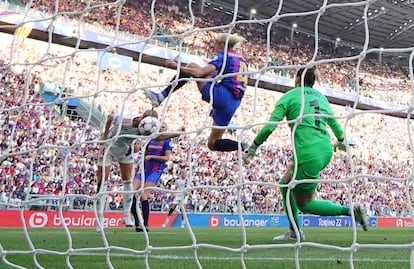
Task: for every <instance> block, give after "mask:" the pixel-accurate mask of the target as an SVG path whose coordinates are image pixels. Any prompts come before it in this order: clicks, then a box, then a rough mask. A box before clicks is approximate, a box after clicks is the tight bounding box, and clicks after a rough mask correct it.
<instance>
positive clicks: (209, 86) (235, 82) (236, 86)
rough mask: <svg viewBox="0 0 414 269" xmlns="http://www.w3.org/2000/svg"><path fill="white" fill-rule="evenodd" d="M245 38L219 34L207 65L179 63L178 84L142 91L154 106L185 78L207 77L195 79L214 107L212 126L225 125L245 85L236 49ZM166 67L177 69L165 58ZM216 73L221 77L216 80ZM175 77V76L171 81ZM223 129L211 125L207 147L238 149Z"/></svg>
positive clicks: (243, 68)
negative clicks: (158, 89)
mask: <svg viewBox="0 0 414 269" xmlns="http://www.w3.org/2000/svg"><path fill="white" fill-rule="evenodd" d="M243 41H244V38H243V37H241V36H238V35H235V34H226V33H222V34H219V35H218V36H217V38H216V39H215V49H216V52H217V55H216V57H215V58H214V59H213V60H211V61H210V62H209V63H208V64H207V65H206V66H204V67H201V66H199V65H198V64H196V63H189V64H187V65H181V66H180V70H179V76H178V84H177V85H174V86H175V87H173V85H169V86H168V87H166V88H165V89H164V90H163V91H161V92H159V93H156V92H153V91H151V90H149V89H145V90H144V92H145V94H146V96H147V97H148V99H150V101H151V103H152V105H153V106H159V105H160V104H161V103H162V102H163V101H164V100H165V99H166V98H167V96H168V95H169V94H170V92H173V91H176V90H178V89H179V88H181V87H183V86H184V84H186V83H187V82H188V81H189V80H188V78H190V77H193V78H206V79H208V78H209V79H208V80H202V81H200V80H197V87H198V89H199V91H200V93H201V96H202V100H203V101H206V102H210V101H212V106H213V109H212V111H211V117H212V118H213V120H214V123H213V125H214V126H220V127H225V126H228V124H229V123H230V120H231V118H232V117H233V115H234V113H235V112H236V110H237V108H238V107H239V106H240V103H241V100H242V98H243V96H244V92H245V89H246V87H247V82H248V77H247V73H246V72H247V63H246V60H245V59H244V58H243V57H241V56H240V55H238V53H237V51H236V50H235V49H236V47H238V45H239V44H240V43H241V42H243ZM166 66H167V67H169V68H177V66H178V65H177V63H176V62H175V61H173V60H167V61H166ZM218 74H222V75H223V76H222V77H221V78H220V79H216V78H217V75H218ZM175 80H176V77H174V78H173V79H172V80H171V83H172V82H174V81H175ZM225 131H226V129H225V128H212V129H211V132H210V135H209V137H208V142H207V146H208V148H209V149H211V150H216V151H234V150H237V149H238V143H237V141H234V140H231V139H223V138H222V137H223V134H224V132H225Z"/></svg>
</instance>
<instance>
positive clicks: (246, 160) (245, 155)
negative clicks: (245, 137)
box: [243, 141, 259, 164]
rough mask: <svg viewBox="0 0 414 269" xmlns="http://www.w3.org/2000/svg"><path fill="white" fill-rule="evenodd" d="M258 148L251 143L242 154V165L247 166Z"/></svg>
mask: <svg viewBox="0 0 414 269" xmlns="http://www.w3.org/2000/svg"><path fill="white" fill-rule="evenodd" d="M258 147H259V146H258V145H257V144H256V143H255V142H254V141H253V143H252V144H251V145H250V147H248V148H247V149H246V150H245V151H244V152H243V162H244V164H249V163H250V161H251V159H253V157H254V155H256V150H257V148H258Z"/></svg>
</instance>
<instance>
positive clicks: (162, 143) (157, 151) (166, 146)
mask: <svg viewBox="0 0 414 269" xmlns="http://www.w3.org/2000/svg"><path fill="white" fill-rule="evenodd" d="M166 130H167V125H166V123H162V125H161V128H160V132H165V131H166ZM172 149H173V146H172V140H171V138H164V139H163V138H155V139H151V140H150V141H149V143H148V145H147V146H146V148H145V153H144V156H143V157H144V171H140V170H139V169H138V172H137V175H136V176H135V179H136V180H134V190H138V189H139V188H140V187H141V186H142V183H141V181H142V176H144V188H147V187H154V186H155V185H157V183H158V181H159V180H160V178H161V175H162V172H163V171H164V168H165V163H166V162H167V161H168V160H169V159H170V156H171V152H172ZM151 191H152V190H151V189H145V190H144V192H143V193H142V195H141V197H140V200H141V208H142V217H143V219H144V226H145V228H146V229H147V231H148V220H149V212H150V208H149V202H148V197H149V196H150V194H151ZM131 213H132V215H133V216H134V220H135V230H136V231H137V232H142V231H143V228H142V227H141V226H140V225H139V219H138V213H137V199H136V197H135V196H134V198H133V201H132V206H131Z"/></svg>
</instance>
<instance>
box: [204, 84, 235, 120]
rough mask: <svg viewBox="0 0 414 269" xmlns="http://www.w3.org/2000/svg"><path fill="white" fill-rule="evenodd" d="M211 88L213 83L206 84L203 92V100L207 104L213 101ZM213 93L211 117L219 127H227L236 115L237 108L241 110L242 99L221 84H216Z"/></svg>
mask: <svg viewBox="0 0 414 269" xmlns="http://www.w3.org/2000/svg"><path fill="white" fill-rule="evenodd" d="M210 87H211V83H206V85H204V87H203V89H202V90H201V96H202V99H203V100H204V101H206V102H210V100H211V95H210ZM212 93H213V110H212V111H211V114H210V116H211V117H212V118H213V120H214V122H215V123H216V124H217V126H227V125H229V123H230V121H231V118H232V117H233V115H234V113H236V110H237V108H239V106H240V103H241V99H240V98H236V97H234V95H233V93H232V92H231V90H230V89H228V88H226V87H224V86H221V85H220V84H215V86H214V88H213V90H212Z"/></svg>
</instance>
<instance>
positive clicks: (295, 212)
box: [279, 179, 299, 231]
mask: <svg viewBox="0 0 414 269" xmlns="http://www.w3.org/2000/svg"><path fill="white" fill-rule="evenodd" d="M279 183H280V184H285V182H284V181H283V179H282V180H280V181H279ZM287 189H288V188H287V187H280V192H281V193H282V198H283V207H284V208H285V214H286V216H288V221H289V227H290V230H292V231H294V230H295V229H294V228H293V227H294V226H293V225H295V226H296V227H297V228H298V229H299V225H298V223H299V209H298V206H297V205H296V200H295V197H293V192H292V191H290V196H289V197H290V199H289V202H290V205H288V204H287V199H286V195H287ZM288 206H290V208H291V209H292V215H293V218H294V220H295V223H292V222H291V221H290V218H289V211H288V209H287V208H288Z"/></svg>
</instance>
